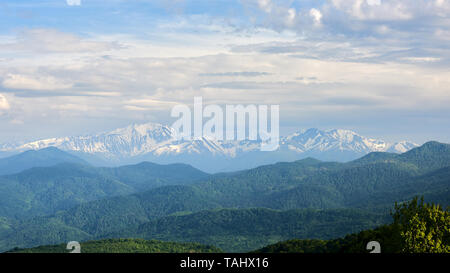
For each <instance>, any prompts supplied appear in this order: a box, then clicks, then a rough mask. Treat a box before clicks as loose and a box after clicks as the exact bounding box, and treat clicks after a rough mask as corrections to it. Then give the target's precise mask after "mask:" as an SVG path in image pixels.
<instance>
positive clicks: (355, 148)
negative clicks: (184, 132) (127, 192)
mask: <svg viewBox="0 0 450 273" xmlns="http://www.w3.org/2000/svg"><path fill="white" fill-rule="evenodd" d="M417 146H418V145H417V144H415V143H412V142H407V141H402V142H398V143H388V142H385V141H383V140H379V139H372V138H366V137H363V136H360V135H358V134H357V133H355V132H353V131H349V130H329V131H322V130H318V129H308V130H303V131H299V132H297V133H294V134H292V135H289V136H287V137H282V138H281V139H280V148H279V150H277V151H274V152H261V151H260V142H259V141H250V140H244V141H218V140H213V139H207V138H200V139H194V140H191V141H184V140H183V141H177V140H175V139H174V129H172V128H170V127H168V126H164V125H161V124H157V123H147V124H133V125H130V126H128V127H126V128H120V129H116V130H114V131H112V132H106V133H101V134H98V135H88V136H78V137H63V138H51V139H45V140H39V141H35V142H30V143H25V144H14V145H6V144H5V145H0V152H4V153H5V152H13V151H24V150H30V149H34V150H35V149H42V148H46V147H57V148H59V149H61V150H64V151H68V152H71V153H73V154H75V155H77V156H79V157H80V158H83V159H85V160H86V161H88V162H90V163H93V164H95V165H105V164H110V165H122V164H132V163H133V164H134V163H138V162H141V161H152V162H156V163H162V164H168V163H185V164H190V165H192V166H194V167H196V168H198V169H201V170H203V171H207V172H219V171H234V170H243V169H248V168H253V167H257V166H260V165H264V164H272V163H276V162H282V161H295V160H299V159H302V158H307V157H314V158H317V159H320V160H326V161H339V162H344V161H349V160H353V159H356V158H359V157H361V156H363V155H365V154H368V153H370V152H375V151H378V152H392V153H403V152H406V151H408V150H410V149H412V148H414V147H417Z"/></svg>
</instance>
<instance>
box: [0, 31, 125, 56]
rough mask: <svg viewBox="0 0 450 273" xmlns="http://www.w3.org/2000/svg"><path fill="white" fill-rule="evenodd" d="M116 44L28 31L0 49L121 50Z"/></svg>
mask: <svg viewBox="0 0 450 273" xmlns="http://www.w3.org/2000/svg"><path fill="white" fill-rule="evenodd" d="M121 48H122V46H121V45H119V44H117V43H114V42H98V41H90V40H88V39H85V38H82V37H79V36H77V35H74V34H70V33H66V32H61V31H58V30H54V29H41V28H37V29H26V30H23V31H21V32H20V33H19V35H18V36H17V37H16V38H15V40H14V41H13V42H9V43H0V49H4V50H9V51H31V52H37V53H73V52H83V53H89V52H102V51H109V50H113V49H121Z"/></svg>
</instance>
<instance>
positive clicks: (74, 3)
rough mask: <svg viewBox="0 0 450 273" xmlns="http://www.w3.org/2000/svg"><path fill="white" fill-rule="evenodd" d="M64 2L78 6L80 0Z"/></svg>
mask: <svg viewBox="0 0 450 273" xmlns="http://www.w3.org/2000/svg"><path fill="white" fill-rule="evenodd" d="M66 3H67V5H69V6H80V5H81V0H66Z"/></svg>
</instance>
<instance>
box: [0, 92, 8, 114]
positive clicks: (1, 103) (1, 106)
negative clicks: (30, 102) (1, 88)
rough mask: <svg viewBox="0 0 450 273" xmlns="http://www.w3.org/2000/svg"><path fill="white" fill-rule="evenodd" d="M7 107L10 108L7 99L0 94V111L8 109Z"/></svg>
mask: <svg viewBox="0 0 450 273" xmlns="http://www.w3.org/2000/svg"><path fill="white" fill-rule="evenodd" d="M9 109H10V106H9V103H8V100H7V99H6V97H5V96H3V95H2V94H0V111H2V110H9Z"/></svg>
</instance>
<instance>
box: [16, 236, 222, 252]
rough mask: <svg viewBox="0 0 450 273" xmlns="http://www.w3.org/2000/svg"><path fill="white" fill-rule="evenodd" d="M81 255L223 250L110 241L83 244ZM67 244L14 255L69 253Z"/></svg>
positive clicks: (157, 242) (194, 244)
mask: <svg viewBox="0 0 450 273" xmlns="http://www.w3.org/2000/svg"><path fill="white" fill-rule="evenodd" d="M80 246H81V249H80V251H81V253H221V252H222V250H221V249H219V248H217V247H214V246H207V245H201V244H198V243H174V242H162V241H156V240H150V241H147V240H142V239H108V240H100V241H88V242H82V243H81V244H80ZM66 247H67V245H66V244H61V245H49V246H40V247H36V248H29V249H14V250H11V251H10V252H12V253H69V252H70V251H71V250H67V249H66Z"/></svg>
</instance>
